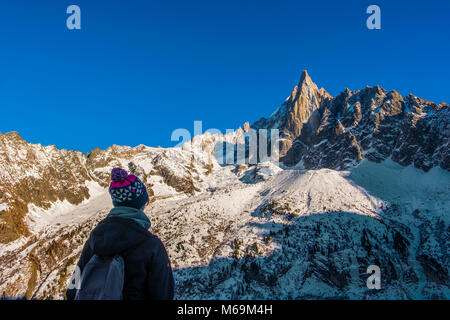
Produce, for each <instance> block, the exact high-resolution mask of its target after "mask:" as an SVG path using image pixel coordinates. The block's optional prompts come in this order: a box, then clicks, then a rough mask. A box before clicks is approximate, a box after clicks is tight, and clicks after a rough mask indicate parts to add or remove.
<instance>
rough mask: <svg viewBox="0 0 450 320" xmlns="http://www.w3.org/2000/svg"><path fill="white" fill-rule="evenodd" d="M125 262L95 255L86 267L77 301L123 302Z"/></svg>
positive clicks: (116, 257)
mask: <svg viewBox="0 0 450 320" xmlns="http://www.w3.org/2000/svg"><path fill="white" fill-rule="evenodd" d="M124 270H125V269H124V261H123V258H122V257H121V256H119V255H115V256H114V257H100V256H97V255H95V254H94V255H93V256H92V258H91V260H89V262H88V263H87V265H86V266H85V267H84V270H83V273H82V274H81V279H80V288H79V289H78V290H77V293H76V295H75V300H122V290H123V282H124V277H125V276H124Z"/></svg>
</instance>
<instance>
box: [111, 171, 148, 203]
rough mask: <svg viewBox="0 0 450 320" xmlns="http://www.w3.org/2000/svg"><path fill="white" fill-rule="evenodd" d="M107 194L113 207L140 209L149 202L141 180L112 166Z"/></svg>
mask: <svg viewBox="0 0 450 320" xmlns="http://www.w3.org/2000/svg"><path fill="white" fill-rule="evenodd" d="M109 194H110V195H111V199H112V202H113V205H114V207H131V208H136V209H140V210H142V209H144V208H145V206H146V205H147V204H148V203H149V197H148V194H147V189H146V188H145V185H144V184H143V183H142V181H141V180H139V178H138V177H136V176H135V175H132V174H128V173H127V172H126V171H125V170H123V169H121V168H114V169H113V170H112V171H111V184H110V186H109Z"/></svg>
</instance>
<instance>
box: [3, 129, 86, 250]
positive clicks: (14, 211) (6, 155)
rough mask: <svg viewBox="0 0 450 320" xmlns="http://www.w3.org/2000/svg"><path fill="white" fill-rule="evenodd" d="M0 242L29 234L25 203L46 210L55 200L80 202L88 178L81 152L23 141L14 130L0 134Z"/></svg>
mask: <svg viewBox="0 0 450 320" xmlns="http://www.w3.org/2000/svg"><path fill="white" fill-rule="evenodd" d="M0 168H1V170H0V181H1V182H0V203H2V204H3V210H0V243H1V242H8V241H11V240H13V239H15V238H17V237H18V236H19V235H24V234H28V228H27V226H26V224H25V223H24V221H23V218H24V217H25V215H26V213H27V212H28V205H29V204H34V205H36V206H38V207H41V208H44V209H48V208H50V206H51V205H52V203H54V202H55V201H57V200H60V201H63V200H67V201H68V202H70V203H72V204H79V203H81V202H82V201H83V200H84V199H87V198H89V190H88V188H87V186H86V181H89V180H91V178H90V177H89V173H88V171H87V169H86V166H85V156H84V155H83V154H82V153H80V152H75V151H67V150H58V149H56V147H55V146H48V147H43V146H41V145H36V144H29V143H27V142H25V141H24V140H23V139H22V138H21V137H20V135H19V134H18V133H17V132H11V133H7V134H1V133H0Z"/></svg>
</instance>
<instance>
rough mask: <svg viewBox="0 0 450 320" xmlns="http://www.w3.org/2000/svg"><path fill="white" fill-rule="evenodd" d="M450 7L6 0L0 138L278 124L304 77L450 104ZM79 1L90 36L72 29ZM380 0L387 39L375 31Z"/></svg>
mask: <svg viewBox="0 0 450 320" xmlns="http://www.w3.org/2000/svg"><path fill="white" fill-rule="evenodd" d="M449 3H450V2H449V1H441V0H439V1H437V0H428V1H392V0H390V1H381V0H373V1H372V0H370V1H345V0H340V1H336V0H334V1H301V0H295V1H273V0H272V1H261V0H258V1H245V0H239V1H215V0H208V1H195V0H191V1H167V0H164V1H144V0H141V1H137V0H127V1H125V0H123V1H114V0H108V1H104V0H101V1H100V0H71V1H65V0H58V1H54V0H35V1H29V0H5V1H1V3H0V37H1V47H0V108H1V113H0V119H1V120H0V131H1V132H3V133H5V132H9V131H18V132H19V133H20V134H21V135H22V137H24V138H25V139H26V140H27V141H30V142H36V143H42V144H44V145H48V144H55V145H56V146H57V147H59V148H67V149H72V150H73V149H74V150H80V151H83V152H85V151H89V150H91V149H93V148H95V147H100V148H106V147H108V146H111V145H112V144H120V145H131V146H135V145H138V144H141V143H142V144H146V145H150V146H158V145H161V146H170V145H173V144H174V143H173V142H171V141H170V136H171V133H172V131H173V130H174V129H176V128H187V129H189V130H191V131H193V121H194V120H202V121H203V125H204V128H205V129H207V128H218V129H221V130H225V129H227V128H237V127H238V126H239V125H241V124H242V123H244V122H245V121H250V122H253V121H255V120H257V119H259V118H260V117H262V116H267V115H270V114H271V113H272V112H273V111H274V110H275V108H277V107H278V105H280V103H282V102H283V101H284V99H285V98H286V97H287V96H288V95H289V93H290V91H291V89H292V88H293V87H294V86H295V85H296V84H297V82H298V80H299V78H300V73H301V70H302V69H308V71H309V74H310V76H311V77H312V79H313V80H314V81H315V82H316V83H317V84H318V85H319V87H324V88H325V89H327V90H328V91H329V92H330V93H331V94H333V95H336V94H337V93H339V92H340V91H342V90H343V89H344V88H345V87H348V88H350V89H359V88H364V87H365V86H366V85H376V84H379V85H381V86H383V87H384V88H386V89H387V90H391V89H396V90H398V91H399V92H400V93H401V94H403V95H407V94H408V93H414V94H416V95H418V96H420V97H423V98H425V99H428V100H432V101H435V102H438V103H439V102H441V101H446V102H450V90H449V75H450V66H449V65H450V64H449V53H450V4H449ZM71 4H77V5H79V6H80V7H81V11H82V30H79V31H70V30H68V29H67V28H66V18H67V16H68V15H67V14H66V8H67V7H68V6H69V5H71ZM370 4H377V5H379V6H380V7H381V15H382V30H379V31H377V30H372V31H371V30H368V29H367V28H366V19H367V17H368V15H367V14H366V13H365V11H366V8H367V7H368V5H370Z"/></svg>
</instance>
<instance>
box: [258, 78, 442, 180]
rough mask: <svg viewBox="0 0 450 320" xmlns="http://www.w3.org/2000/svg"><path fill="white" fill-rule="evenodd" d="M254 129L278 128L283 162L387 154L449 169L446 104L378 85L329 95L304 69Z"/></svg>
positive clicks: (324, 163)
mask: <svg viewBox="0 0 450 320" xmlns="http://www.w3.org/2000/svg"><path fill="white" fill-rule="evenodd" d="M252 127H253V128H256V129H259V128H279V129H281V132H282V137H283V138H284V139H282V141H281V150H282V151H281V157H282V158H281V161H282V162H283V163H285V164H286V165H288V166H297V167H300V168H305V169H319V168H333V169H337V170H343V169H346V168H349V167H351V166H354V165H355V164H357V163H359V162H360V161H361V160H362V159H364V158H365V159H368V160H370V161H375V162H378V163H379V162H381V161H383V160H386V159H388V158H390V157H391V158H392V160H393V161H395V162H397V163H399V164H401V165H403V166H408V165H414V166H415V167H416V168H420V169H422V170H425V171H428V170H430V169H431V168H433V167H435V166H440V167H441V168H443V169H445V170H449V169H450V152H449V137H450V108H449V106H448V104H446V103H441V104H439V105H438V104H435V103H432V102H429V101H426V100H423V99H420V98H418V97H416V96H414V95H408V96H407V97H406V98H403V97H402V96H401V95H400V94H399V93H398V92H397V91H395V90H393V91H390V92H387V91H386V90H384V89H382V88H380V87H379V86H376V87H367V88H365V89H362V90H357V91H350V90H349V89H345V91H344V92H342V93H340V94H339V95H337V96H336V97H334V98H333V97H331V96H330V95H329V94H328V93H327V92H326V91H325V90H324V89H320V90H319V89H318V88H317V86H316V85H315V84H314V83H313V82H312V80H311V78H310V77H309V75H308V73H307V72H306V71H303V73H302V76H301V79H300V83H299V85H298V86H296V87H295V88H294V90H293V91H292V93H291V95H290V96H289V98H288V99H287V100H286V101H285V102H284V103H283V105H282V106H281V107H280V108H278V110H277V111H276V112H275V113H274V114H272V115H271V116H270V117H269V118H268V119H265V118H262V119H260V120H259V121H257V122H255V124H253V125H252Z"/></svg>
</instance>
